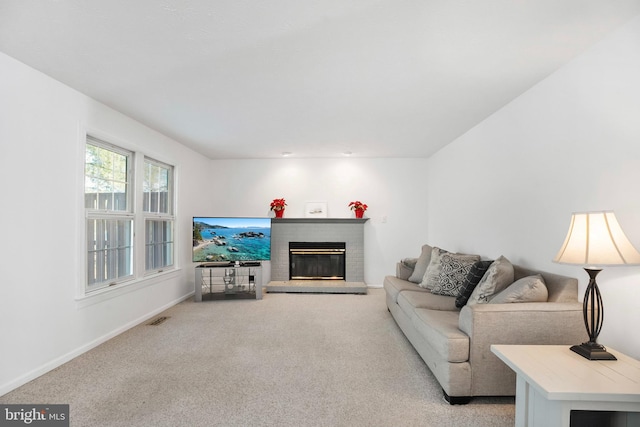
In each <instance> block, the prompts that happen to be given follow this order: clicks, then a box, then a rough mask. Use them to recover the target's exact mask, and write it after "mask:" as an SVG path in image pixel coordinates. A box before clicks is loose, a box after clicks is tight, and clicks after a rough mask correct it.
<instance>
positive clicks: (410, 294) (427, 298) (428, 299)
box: [397, 290, 459, 317]
mask: <svg viewBox="0 0 640 427" xmlns="http://www.w3.org/2000/svg"><path fill="white" fill-rule="evenodd" d="M397 303H398V305H399V306H400V308H401V309H402V311H404V312H405V314H406V315H407V316H409V317H411V316H412V315H413V310H414V309H416V308H428V309H430V310H440V311H453V312H456V313H458V312H459V310H458V309H457V308H456V299H455V298H454V297H448V296H445V295H436V294H432V293H431V292H429V291H426V290H423V291H409V290H407V291H402V292H400V294H398V299H397Z"/></svg>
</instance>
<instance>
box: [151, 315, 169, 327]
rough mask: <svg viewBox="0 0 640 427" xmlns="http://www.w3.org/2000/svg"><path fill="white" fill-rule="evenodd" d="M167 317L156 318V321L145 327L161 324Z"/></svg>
mask: <svg viewBox="0 0 640 427" xmlns="http://www.w3.org/2000/svg"><path fill="white" fill-rule="evenodd" d="M168 318H169V317H168V316H162V317H158V318H157V319H156V320H154V321H152V322H150V323H147V325H149V326H158V325H159V324H161V323H162V322H164V321H165V320H167V319H168Z"/></svg>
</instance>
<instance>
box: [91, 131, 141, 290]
mask: <svg viewBox="0 0 640 427" xmlns="http://www.w3.org/2000/svg"><path fill="white" fill-rule="evenodd" d="M89 145H92V146H95V147H98V148H102V149H104V150H108V151H111V152H113V153H116V154H120V155H122V156H125V157H126V158H127V166H126V172H125V173H126V178H125V187H126V190H125V191H126V193H125V205H126V206H125V209H123V210H116V209H114V208H115V205H116V204H115V203H112V207H111V208H105V209H100V207H99V206H95V207H93V208H91V207H87V206H86V182H85V186H83V188H84V190H83V194H84V199H83V200H84V208H85V218H86V219H85V245H86V246H85V251H84V252H85V271H86V274H85V281H84V282H85V283H84V284H85V292H87V293H89V292H93V291H97V290H100V289H104V288H106V287H109V286H115V285H117V284H120V283H123V282H128V281H130V280H133V279H134V278H135V251H136V244H135V227H136V224H135V215H134V213H133V209H134V208H133V206H134V197H133V193H134V191H135V181H134V180H135V176H134V166H133V165H134V163H135V153H134V152H132V151H129V150H126V149H123V148H121V147H118V146H115V145H113V144H110V143H108V142H106V141H104V140H102V139H99V138H96V137H94V136H91V135H87V136H86V142H85V145H84V153H85V162H84V168H83V169H84V174H83V175H84V177H85V180H86V178H87V170H86V165H87V164H86V152H87V146H89ZM95 221H98V222H99V221H105V222H107V223H109V222H111V223H112V222H113V221H118V222H124V223H127V222H128V223H129V229H130V235H129V238H128V244H129V246H128V247H129V255H128V258H129V260H128V266H129V271H128V274H126V275H121V276H118V275H115V277H114V276H113V271H114V269H115V268H116V267H117V263H115V264H110V263H108V262H107V263H101V262H99V261H97V260H96V261H95V262H94V264H93V266H94V268H96V266H100V265H102V266H103V268H105V269H106V270H108V271H109V273H107V277H106V278H105V280H101V281H97V282H91V281H90V280H89V274H90V270H91V269H90V268H89V267H90V258H92V254H96V253H104V254H105V255H106V254H107V253H108V252H111V253H113V251H119V250H121V249H118V248H108V247H104V248H103V247H99V248H98V249H95V250H94V249H91V248H90V247H89V246H90V243H89V239H90V237H91V236H90V235H89V229H90V224H91V223H92V222H95ZM95 228H96V229H101V228H100V227H95ZM104 228H105V229H106V228H110V227H104ZM102 231H103V232H104V229H102ZM112 231H113V230H112ZM111 234H113V233H111Z"/></svg>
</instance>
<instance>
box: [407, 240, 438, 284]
mask: <svg viewBox="0 0 640 427" xmlns="http://www.w3.org/2000/svg"><path fill="white" fill-rule="evenodd" d="M431 250H432V248H431V246H429V245H422V252H421V253H420V256H419V257H418V261H416V266H415V267H414V269H413V273H412V274H411V276H409V279H408V280H409V281H410V282H413V283H420V282H422V278H423V277H424V273H425V271H427V267H428V266H429V262H431Z"/></svg>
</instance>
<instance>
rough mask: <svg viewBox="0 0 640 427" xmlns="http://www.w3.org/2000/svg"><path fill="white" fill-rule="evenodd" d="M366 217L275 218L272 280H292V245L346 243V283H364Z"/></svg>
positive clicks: (272, 234) (272, 227)
mask: <svg viewBox="0 0 640 427" xmlns="http://www.w3.org/2000/svg"><path fill="white" fill-rule="evenodd" d="M366 221H367V218H363V219H352V218H274V219H273V220H272V224H271V280H272V281H273V282H284V281H289V280H290V262H289V255H290V243H291V242H343V243H344V248H345V254H344V271H345V274H344V281H345V282H362V283H364V224H365V222H366Z"/></svg>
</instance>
